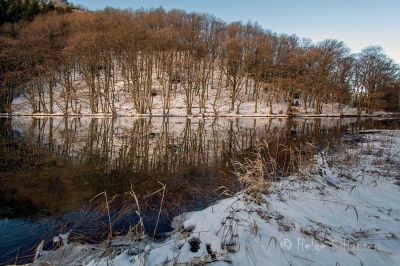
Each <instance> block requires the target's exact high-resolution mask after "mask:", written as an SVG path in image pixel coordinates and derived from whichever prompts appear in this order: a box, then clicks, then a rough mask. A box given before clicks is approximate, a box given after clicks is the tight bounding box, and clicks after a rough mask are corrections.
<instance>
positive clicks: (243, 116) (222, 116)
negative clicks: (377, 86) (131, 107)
mask: <svg viewBox="0 0 400 266" xmlns="http://www.w3.org/2000/svg"><path fill="white" fill-rule="evenodd" d="M0 117H3V118H4V117H34V118H35V117H37V118H46V117H78V118H79V117H89V118H90V117H93V118H112V117H132V118H148V117H165V118H170V117H180V118H220V117H221V118H324V117H336V118H346V117H360V118H362V117H387V118H400V113H383V114H382V113H381V114H362V115H354V114H342V115H340V114H301V113H299V114H276V115H275V114H272V115H269V114H221V115H215V114H195V115H161V114H116V115H113V114H68V115H65V114H25V113H0Z"/></svg>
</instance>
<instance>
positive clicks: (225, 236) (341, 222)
mask: <svg viewBox="0 0 400 266" xmlns="http://www.w3.org/2000/svg"><path fill="white" fill-rule="evenodd" d="M362 133H366V134H359V135H349V136H345V138H344V142H345V144H344V146H343V149H340V150H339V151H338V152H337V153H336V154H327V153H320V154H319V155H317V156H315V163H314V164H313V166H312V167H310V169H308V170H307V171H306V172H304V173H303V174H301V175H300V174H299V175H293V176H291V177H289V178H287V179H285V181H281V182H279V183H275V184H273V185H271V187H270V188H269V193H268V195H261V196H259V197H251V196H249V195H246V194H245V193H239V194H237V195H235V196H234V197H231V198H228V199H225V200H222V201H219V202H217V203H216V204H215V205H213V206H210V207H208V208H206V209H204V210H202V211H198V212H192V213H187V214H184V215H181V216H180V217H177V218H176V220H175V223H174V224H175V228H176V232H174V233H173V234H171V236H170V237H169V238H168V239H166V240H164V241H163V242H161V243H155V242H152V241H150V240H146V239H143V240H141V241H139V242H138V241H133V240H130V237H129V236H127V237H124V238H122V239H115V240H114V241H112V242H111V243H108V244H107V245H106V244H102V245H79V244H73V243H72V244H66V245H64V246H63V247H62V248H60V249H58V250H56V251H53V252H42V254H41V256H40V257H39V258H38V259H37V260H36V264H40V263H53V264H84V265H132V264H135V265H159V264H163V263H166V264H167V265H169V264H175V263H198V264H204V263H211V262H213V264H215V263H216V264H217V265H222V264H234V265H310V264H315V265H398V262H399V261H400V239H399V237H400V209H399V206H400V189H399V186H400V178H399V176H400V156H399V154H400V131H370V132H362ZM367 133H368V134H367ZM65 242H66V241H65Z"/></svg>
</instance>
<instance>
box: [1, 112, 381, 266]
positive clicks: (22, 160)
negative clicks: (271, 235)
mask: <svg viewBox="0 0 400 266" xmlns="http://www.w3.org/2000/svg"><path fill="white" fill-rule="evenodd" d="M369 123H371V121H370V122H369ZM377 123H379V122H377ZM367 124H368V123H366V122H359V121H358V122H357V120H355V119H322V120H321V119H299V120H286V119H261V118H257V119H254V118H241V119H226V118H225V119H221V118H220V119H202V118H193V119H184V118H143V119H134V118H117V119H113V118H68V119H64V118H43V119H37V118H29V117H14V118H13V119H6V118H2V119H0V134H1V140H0V145H1V150H0V202H1V203H0V219H1V221H0V234H1V235H2V237H3V238H4V239H5V241H3V242H2V243H0V251H1V253H0V263H2V262H3V261H5V260H6V259H10V258H13V257H15V255H16V253H19V254H20V255H19V257H20V258H22V260H21V262H22V261H24V256H26V255H29V254H30V253H29V251H30V248H31V247H33V246H35V245H36V244H37V243H38V242H39V241H40V240H41V239H47V240H51V236H52V235H53V234H56V233H58V232H60V231H67V230H73V233H72V234H71V238H74V240H76V241H80V240H85V241H99V240H101V239H102V238H104V234H102V233H100V232H104V233H106V229H105V228H104V227H106V226H107V225H106V223H104V218H105V217H104V213H102V212H101V210H99V209H98V208H97V206H94V205H95V204H99V205H101V204H102V202H101V201H98V202H93V203H92V204H89V201H90V199H92V198H93V196H94V195H96V194H98V193H100V192H103V191H106V192H107V194H108V195H109V196H110V197H112V196H113V195H115V194H123V193H125V192H126V191H128V190H129V189H130V187H131V186H132V187H133V189H134V190H135V192H136V193H137V194H138V197H139V198H140V202H141V204H142V208H143V210H144V219H145V225H146V229H147V230H149V231H151V230H153V228H154V226H155V222H156V218H157V213H158V208H159V205H160V195H158V194H155V195H153V196H151V197H148V195H149V194H151V193H152V192H154V191H155V190H157V189H159V186H160V185H159V183H158V182H161V183H163V184H165V185H166V187H167V193H166V195H165V199H164V204H163V212H162V216H161V222H160V223H159V225H158V227H157V230H158V232H159V233H163V232H166V231H168V230H170V220H171V218H172V217H174V216H175V215H177V214H179V213H181V212H184V211H188V210H195V209H198V208H202V207H204V206H206V205H207V204H209V203H210V202H212V201H214V200H216V199H218V198H219V197H221V195H220V191H218V190H217V189H218V188H219V187H225V188H227V189H229V190H232V191H235V190H236V189H237V188H238V184H237V182H236V180H235V178H234V176H233V175H232V174H231V171H232V170H233V169H232V160H241V159H243V157H245V156H248V155H249V154H250V153H251V151H252V148H253V147H254V144H255V143H256V142H257V141H259V140H264V141H266V142H268V143H271V144H275V145H280V144H281V143H284V144H285V145H294V146H296V145H299V144H300V143H305V142H313V143H318V144H319V145H320V146H326V145H329V144H330V143H331V142H334V141H336V140H337V139H338V137H339V136H340V135H341V134H342V133H343V132H345V131H348V130H350V131H352V130H357V129H358V128H360V127H368V126H366V125H367ZM276 156H277V161H282V170H283V172H284V171H285V169H286V168H285V167H284V165H283V164H284V163H285V162H286V158H284V157H286V154H284V153H282V152H279V153H278V152H277V155H276ZM278 157H280V158H281V159H279V158H278ZM157 181H158V182H157ZM126 206H133V203H132V202H130V201H129V199H126V198H124V197H121V201H115V203H114V205H113V206H112V209H113V211H112V221H113V226H114V228H115V232H118V231H121V233H123V232H124V229H126V228H127V227H128V226H129V225H130V224H132V223H133V222H135V219H136V218H135V217H136V216H135V212H134V211H133V210H132V208H126ZM121 213H122V214H121ZM49 242H50V241H49ZM48 247H49V246H48Z"/></svg>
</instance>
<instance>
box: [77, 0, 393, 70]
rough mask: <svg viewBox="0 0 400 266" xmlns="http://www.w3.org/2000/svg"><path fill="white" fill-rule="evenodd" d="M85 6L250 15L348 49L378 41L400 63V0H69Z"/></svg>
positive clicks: (263, 23)
mask: <svg viewBox="0 0 400 266" xmlns="http://www.w3.org/2000/svg"><path fill="white" fill-rule="evenodd" d="M71 2H73V3H75V4H81V5H83V6H85V7H87V8H89V9H92V10H97V9H103V8H105V7H107V6H112V7H117V8H133V9H137V8H141V7H143V8H146V9H147V8H151V7H160V6H162V7H163V8H165V9H167V10H169V9H173V8H179V9H184V10H186V11H196V12H201V13H210V14H212V15H214V16H216V17H218V18H221V19H222V20H224V21H226V22H231V21H239V20H241V21H244V22H247V21H249V20H251V21H253V22H257V23H258V24H260V25H261V26H262V27H263V28H265V29H270V30H272V31H273V32H278V33H288V34H292V33H295V34H297V35H298V36H300V37H308V38H311V39H312V40H313V41H316V42H318V41H321V40H323V39H327V38H335V39H339V40H342V41H344V42H345V43H346V44H347V45H348V46H349V47H350V48H351V49H352V50H353V52H358V51H360V50H361V49H362V48H364V47H366V46H368V45H380V46H382V47H383V48H384V50H385V52H386V53H387V54H388V55H389V56H390V57H392V58H393V59H394V60H395V61H396V62H397V63H400V0H241V1H240V0H164V1H160V0H113V1H112V0H71Z"/></svg>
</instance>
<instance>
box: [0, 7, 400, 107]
mask: <svg viewBox="0 0 400 266" xmlns="http://www.w3.org/2000/svg"><path fill="white" fill-rule="evenodd" d="M4 2H8V1H4V0H2V1H0V3H4ZM10 2H11V1H10ZM22 2H23V1H22ZM25 2H32V1H29V0H26V1H25ZM34 2H35V1H34ZM37 3H39V2H37ZM40 3H42V1H41V2H40ZM1 5H2V6H4V4H1ZM42 6H43V5H42ZM3 9H4V8H3ZM3 13H4V12H3ZM6 13H7V12H6ZM35 15H37V16H36V17H35V18H33V17H32V16H31V15H27V17H26V18H25V19H24V17H22V18H20V19H14V18H8V19H3V20H2V22H1V23H2V25H1V28H0V46H1V49H0V112H2V113H11V112H12V101H13V100H14V99H15V98H17V97H19V96H23V97H24V98H25V99H26V101H27V102H28V103H29V106H30V108H31V110H32V113H47V114H53V113H55V112H56V111H55V109H57V110H59V111H60V112H62V113H63V114H64V115H68V114H71V113H73V114H80V113H81V111H82V109H83V108H85V107H84V105H85V106H87V107H86V108H87V110H88V112H90V113H91V114H99V113H102V114H112V115H117V113H118V110H117V105H118V102H120V101H121V97H122V98H124V100H125V101H127V102H128V108H130V109H131V110H133V111H134V112H135V113H136V114H150V115H151V114H152V112H153V110H154V108H159V109H161V110H162V114H163V115H169V113H170V108H171V104H172V102H173V101H174V95H176V94H179V95H182V99H183V105H184V110H183V112H184V114H185V115H191V114H193V110H194V109H196V110H198V112H199V113H205V112H212V113H214V114H216V115H217V114H218V112H219V107H218V106H219V105H220V102H221V99H222V98H224V97H225V98H227V99H229V100H228V101H227V102H228V105H229V106H228V107H227V108H229V112H232V113H235V114H239V113H240V110H241V109H240V108H241V105H242V104H243V102H244V101H247V100H249V99H250V100H251V101H252V103H254V106H253V107H252V108H254V112H255V113H257V112H259V111H260V109H261V108H267V109H266V110H268V111H267V112H268V113H269V114H272V112H273V109H272V104H273V103H276V102H283V103H287V105H286V106H287V107H286V108H287V110H285V113H287V114H291V113H294V112H296V111H297V109H299V108H302V109H304V110H305V112H307V109H311V108H312V110H314V112H315V113H316V114H320V113H321V112H322V108H323V105H324V104H329V103H336V104H337V106H338V107H337V108H338V111H339V112H341V109H342V108H343V107H344V106H352V107H354V108H357V112H358V114H361V112H365V113H367V114H371V113H373V112H374V111H379V110H385V111H398V110H399V107H400V105H399V102H400V101H399V99H400V96H399V90H400V71H399V66H398V65H397V64H396V63H395V62H394V61H393V60H392V59H391V58H389V57H388V56H387V55H385V53H384V51H383V49H382V48H381V47H379V46H370V47H366V48H365V49H363V50H362V51H361V52H360V53H357V54H354V53H352V52H351V50H350V49H349V48H348V47H347V46H346V44H345V43H343V42H342V41H339V40H335V39H328V40H324V41H322V42H319V43H313V42H312V41H311V40H310V39H306V38H299V37H297V36H296V35H285V34H276V33H273V32H271V31H269V30H265V29H263V28H262V27H261V26H259V25H258V24H257V23H251V22H248V23H242V22H234V23H229V24H228V23H225V22H223V21H221V20H220V19H218V18H215V17H213V16H212V15H208V14H198V13H186V12H184V11H181V10H171V11H166V10H164V9H161V8H159V9H152V10H136V11H133V10H120V9H113V8H107V9H105V10H103V11H96V12H92V11H85V10H82V9H68V10H66V12H60V11H59V10H58V11H57V10H55V9H54V8H52V6H51V5H50V7H48V6H47V8H46V10H45V11H43V12H37V14H36V13H35ZM3 17H4V16H2V18H3ZM156 96H157V97H159V99H160V103H159V105H157V107H155V106H156V104H155V102H154V99H155V97H156ZM297 99H298V100H300V101H301V102H302V104H301V106H298V105H297V104H293V101H294V100H297Z"/></svg>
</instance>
